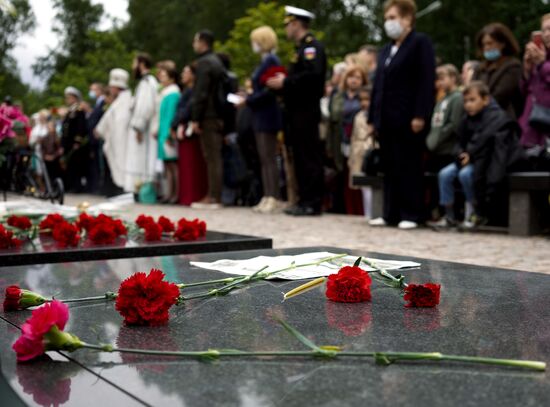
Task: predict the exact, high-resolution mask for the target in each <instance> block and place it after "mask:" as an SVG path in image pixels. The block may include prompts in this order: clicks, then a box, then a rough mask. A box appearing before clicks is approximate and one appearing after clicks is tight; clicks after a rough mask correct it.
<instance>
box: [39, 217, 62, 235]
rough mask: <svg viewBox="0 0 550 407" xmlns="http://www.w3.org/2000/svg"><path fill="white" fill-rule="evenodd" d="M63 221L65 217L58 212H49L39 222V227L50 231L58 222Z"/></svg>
mask: <svg viewBox="0 0 550 407" xmlns="http://www.w3.org/2000/svg"><path fill="white" fill-rule="evenodd" d="M62 222H65V218H64V217H63V216H61V215H60V214H58V213H51V214H49V215H48V216H46V217H45V218H44V219H43V220H42V222H40V225H39V228H40V229H49V230H50V233H51V231H52V230H53V227H54V226H55V225H57V224H58V223H62Z"/></svg>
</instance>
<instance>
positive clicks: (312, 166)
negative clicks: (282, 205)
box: [287, 103, 324, 210]
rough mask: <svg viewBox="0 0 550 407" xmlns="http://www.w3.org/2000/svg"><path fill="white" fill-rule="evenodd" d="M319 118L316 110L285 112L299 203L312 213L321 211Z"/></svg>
mask: <svg viewBox="0 0 550 407" xmlns="http://www.w3.org/2000/svg"><path fill="white" fill-rule="evenodd" d="M316 105H317V106H318V105H319V104H318V103H317V104H316ZM320 119H321V114H320V112H319V111H318V109H312V110H299V111H298V110H295V109H294V110H291V111H289V112H287V120H288V126H287V129H288V135H287V136H288V140H287V141H288V144H289V146H290V147H291V148H292V151H293V154H294V171H295V173H296V181H297V183H298V195H299V201H298V204H299V205H301V206H309V207H312V208H314V209H315V210H321V202H322V199H323V193H324V172H323V147H322V143H321V140H320V138H319V121H320Z"/></svg>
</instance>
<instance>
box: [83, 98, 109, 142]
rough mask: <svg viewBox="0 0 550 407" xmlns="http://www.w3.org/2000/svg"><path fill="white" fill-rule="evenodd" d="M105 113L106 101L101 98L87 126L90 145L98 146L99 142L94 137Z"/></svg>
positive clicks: (89, 117)
mask: <svg viewBox="0 0 550 407" xmlns="http://www.w3.org/2000/svg"><path fill="white" fill-rule="evenodd" d="M103 113H105V99H104V98H101V99H100V100H99V101H98V102H97V103H96V104H95V106H94V108H93V110H92V112H91V113H90V115H89V116H88V119H87V125H88V140H90V145H98V144H99V141H98V140H97V139H96V138H95V137H94V129H95V128H96V126H97V125H98V123H99V121H100V120H101V117H103Z"/></svg>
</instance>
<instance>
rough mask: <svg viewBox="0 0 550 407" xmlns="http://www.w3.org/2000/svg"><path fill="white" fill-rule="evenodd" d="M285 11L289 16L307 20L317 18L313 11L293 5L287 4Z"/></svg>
mask: <svg viewBox="0 0 550 407" xmlns="http://www.w3.org/2000/svg"><path fill="white" fill-rule="evenodd" d="M285 13H286V15H287V16H295V17H298V18H305V19H306V20H313V19H314V18H315V14H313V13H312V12H311V11H307V10H304V9H303V8H298V7H293V6H285Z"/></svg>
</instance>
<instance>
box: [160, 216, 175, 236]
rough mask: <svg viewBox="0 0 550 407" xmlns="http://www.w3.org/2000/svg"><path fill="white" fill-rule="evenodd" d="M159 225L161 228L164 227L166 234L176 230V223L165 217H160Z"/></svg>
mask: <svg viewBox="0 0 550 407" xmlns="http://www.w3.org/2000/svg"><path fill="white" fill-rule="evenodd" d="M158 224H159V225H160V227H162V231H163V232H166V233H170V232H173V231H174V230H175V229H176V226H175V225H174V222H172V221H171V220H170V219H168V218H167V217H165V216H161V217H159V221H158Z"/></svg>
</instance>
